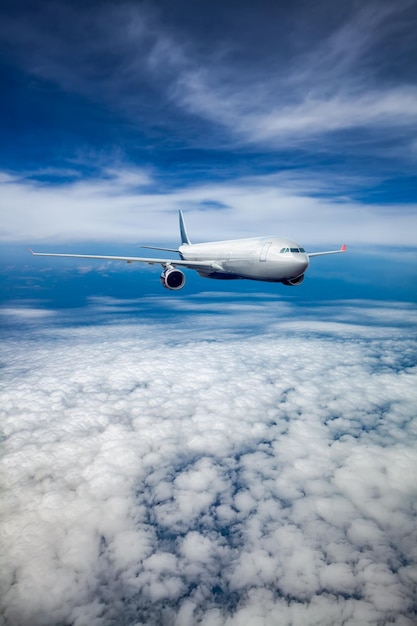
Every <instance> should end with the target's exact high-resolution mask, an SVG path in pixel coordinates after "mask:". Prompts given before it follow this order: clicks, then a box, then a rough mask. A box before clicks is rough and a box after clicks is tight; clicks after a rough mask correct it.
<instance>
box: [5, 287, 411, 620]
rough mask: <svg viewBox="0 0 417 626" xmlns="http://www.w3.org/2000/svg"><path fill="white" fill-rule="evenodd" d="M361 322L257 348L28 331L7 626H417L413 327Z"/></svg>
mask: <svg viewBox="0 0 417 626" xmlns="http://www.w3.org/2000/svg"><path fill="white" fill-rule="evenodd" d="M201 300H202V306H203V307H204V297H203V298H201ZM107 304H108V305H111V306H113V305H114V306H121V304H120V302H119V303H118V302H117V301H115V302H114V303H113V304H112V302H111V299H110V300H109V302H108V303H107ZM130 304H131V303H130ZM129 306H130V305H129ZM275 309H276V305H274V311H275ZM383 309H384V307H383V305H382V304H381V305H380V306H379V307H378V311H379V313H378V314H379V315H383V312H384V310H383ZM339 310H341V311H342V312H343V306H339ZM287 312H288V311H287ZM388 313H389V312H388ZM9 314H10V315H15V313H14V312H13V311H9ZM232 314H233V315H232V316H233V320H235V318H238V317H239V311H238V310H236V309H233V312H232ZM242 314H243V317H244V318H245V317H246V316H247V315H249V316H250V311H249V312H248V311H246V310H245V308H244V307H243V309H242ZM92 315H93V316H94V317H95V312H94V310H92ZM349 316H352V308H351V307H348V308H347V310H346V319H348V318H349ZM292 317H294V316H292ZM353 318H355V321H353ZM353 318H352V321H349V322H346V321H342V320H341V321H339V323H336V322H334V321H329V322H326V321H322V322H321V323H320V324H318V323H317V320H316V321H315V323H310V324H309V323H308V321H307V322H303V320H302V319H300V320H299V322H298V325H296V324H295V321H294V320H292V321H291V322H288V323H286V320H285V316H283V317H282V318H281V319H278V320H275V314H270V323H269V324H268V323H266V322H265V327H264V328H265V330H264V331H258V332H257V333H256V334H255V335H254V334H252V333H249V334H248V333H245V334H244V335H241V334H240V333H239V332H236V330H234V331H233V328H235V325H234V323H233V328H232V326H231V324H230V321H229V323H228V324H224V325H223V322H224V321H223V322H222V320H221V315H220V318H216V316H214V317H212V318H210V319H211V322H212V323H211V324H210V323H208V321H210V319H209V320H208V321H207V318H206V321H205V323H204V324H203V325H201V320H200V319H199V317H198V316H195V317H193V319H192V320H191V319H189V320H188V322H187V325H186V326H183V324H181V323H180V322H179V321H175V320H172V319H171V321H170V322H167V323H165V324H164V325H163V326H162V325H159V324H138V323H137V321H136V322H134V323H132V321H133V320H129V318H127V317H125V318H124V319H123V320H121V321H120V323H109V319H107V323H105V324H103V325H102V326H94V325H92V326H81V327H80V326H79V327H78V328H77V327H76V326H68V325H65V327H61V326H60V324H59V322H58V323H57V324H56V325H55V326H54V327H51V326H50V323H51V320H50V319H49V318H45V321H44V325H42V323H41V318H39V317H36V318H33V321H32V322H31V321H30V316H29V317H24V318H21V320H20V322H19V323H20V324H26V333H25V337H26V339H23V340H22V339H21V334H20V333H19V334H18V335H14V333H13V332H12V333H10V335H9V337H8V339H7V340H6V346H5V357H6V362H7V368H6V372H5V375H4V382H5V388H4V391H3V393H2V411H3V424H4V428H3V430H4V435H5V441H4V456H3V467H4V477H5V490H4V495H3V498H2V504H1V506H2V512H3V515H2V522H1V524H2V536H3V537H4V546H5V550H4V553H5V555H4V565H3V568H2V589H3V593H2V600H1V602H2V613H3V617H4V620H5V624H6V625H7V626H9V625H10V626H11V625H13V626H28V625H29V624H31V626H38V625H39V626H40V625H41V624H42V626H48V625H49V624H50V625H52V624H57V623H61V622H63V623H71V624H74V625H81V624H84V623H86V622H87V621H88V623H89V624H91V625H97V626H99V625H103V624H106V625H110V624H124V623H126V624H128V623H138V624H148V625H152V624H155V625H156V624H181V626H188V625H191V624H195V623H201V624H204V625H207V626H209V625H210V626H212V625H213V624H214V625H216V626H221V625H222V626H223V625H226V624H227V625H229V626H230V625H236V626H241V625H243V624H247V623H256V624H264V625H271V626H272V625H273V624H276V620H277V615H279V616H280V620H281V621H280V623H281V622H282V623H293V624H313V623H320V624H326V625H329V626H330V625H331V624H335V623H341V622H343V621H345V622H347V623H352V624H358V623H373V622H375V623H376V622H380V623H388V622H389V623H394V624H401V625H407V626H411V624H412V623H413V619H414V617H415V610H416V606H415V571H416V570H415V568H416V562H417V553H416V548H415V546H416V545H417V541H416V537H415V529H416V524H415V522H416V517H415V509H414V503H415V498H416V495H417V494H416V490H415V481H414V476H415V472H416V470H417V466H416V456H415V428H414V423H415V402H416V392H415V389H416V384H415V380H414V379H415V371H414V368H413V367H412V354H413V353H414V352H415V348H416V346H415V341H414V339H413V338H412V336H410V334H409V332H408V331H407V329H404V330H402V329H401V327H400V326H399V327H396V324H397V321H398V320H397V321H392V325H391V327H390V328H388V327H386V326H384V325H381V326H380V327H379V328H377V327H370V326H366V324H367V321H366V318H364V324H365V326H361V320H362V317H361V309H360V308H357V309H356V314H355V315H353ZM218 320H220V323H218ZM407 320H408V317H406V318H404V320H403V321H404V322H405V323H406V324H408V321H407ZM33 322H36V325H33ZM39 339H41V341H39ZM28 353H30V359H28Z"/></svg>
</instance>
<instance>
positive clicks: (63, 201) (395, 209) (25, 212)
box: [0, 166, 417, 246]
mask: <svg viewBox="0 0 417 626" xmlns="http://www.w3.org/2000/svg"><path fill="white" fill-rule="evenodd" d="M364 184H366V180H365V181H361V180H360V179H359V178H356V179H354V178H350V177H347V178H341V177H339V176H337V175H336V176H334V177H333V176H331V175H330V173H329V174H326V176H325V177H323V174H322V173H320V172H317V173H316V174H315V173H314V172H312V171H310V172H308V173H306V172H304V171H298V172H297V171H291V172H289V173H287V172H283V173H280V174H274V175H268V176H259V177H257V176H253V177H246V178H240V179H236V180H230V181H228V182H224V183H206V182H203V183H195V184H193V185H186V186H183V187H177V188H176V189H166V188H165V186H164V184H163V183H159V182H158V181H157V180H155V178H153V177H152V176H151V175H150V173H149V172H148V171H143V170H141V169H132V168H123V167H120V166H119V167H114V168H107V169H106V170H104V171H103V173H102V174H101V175H98V176H97V177H96V178H90V179H87V178H81V179H80V178H78V177H77V178H76V179H75V180H72V181H70V182H66V183H61V184H54V185H51V184H46V183H44V182H39V181H37V180H36V179H34V177H33V176H31V177H29V178H26V177H24V176H22V175H20V176H18V175H15V176H13V175H11V174H8V175H7V174H5V175H4V176H3V178H2V181H0V185H1V191H2V193H1V201H0V207H1V211H2V215H3V220H4V221H3V240H5V241H24V242H25V243H27V244H28V245H31V244H32V243H34V242H36V241H39V240H43V241H44V242H47V241H54V242H59V241H67V242H70V241H74V240H76V241H85V240H90V241H116V240H117V241H125V242H142V243H147V242H155V243H158V242H163V241H168V240H170V241H174V240H175V241H176V240H177V232H178V229H177V217H176V216H175V213H176V211H177V210H178V209H180V208H182V209H185V210H186V212H187V213H188V216H187V217H188V220H189V225H190V232H191V233H192V234H193V236H194V239H195V240H200V241H202V240H206V241H207V240H208V239H211V240H216V239H222V238H223V239H226V238H230V237H232V238H233V237H239V236H255V235H262V234H267V233H270V234H281V235H287V236H292V237H293V238H295V239H299V240H301V241H303V242H305V243H306V245H307V244H308V245H317V244H318V243H322V244H323V243H328V244H331V245H335V244H336V243H339V241H340V238H341V236H342V235H343V239H346V240H347V241H348V242H350V243H351V244H354V243H359V244H363V243H365V244H389V245H399V246H413V245H414V244H415V237H414V233H415V232H416V228H417V225H416V219H417V217H416V215H417V212H416V211H415V207H414V205H413V204H407V205H400V204H383V205H379V204H376V203H374V204H366V203H361V202H359V201H355V200H354V199H353V198H350V197H349V196H348V195H346V192H347V190H348V189H349V188H350V191H352V189H353V188H357V189H361V188H362V187H363V185H364ZM201 206H204V213H203V215H202V216H201V215H200V208H201ZM218 206H222V207H224V208H223V209H222V210H221V217H220V214H219V209H218ZM213 207H214V208H213Z"/></svg>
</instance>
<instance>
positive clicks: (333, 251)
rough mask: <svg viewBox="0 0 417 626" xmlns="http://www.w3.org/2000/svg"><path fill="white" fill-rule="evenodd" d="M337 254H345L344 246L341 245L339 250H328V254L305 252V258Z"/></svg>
mask: <svg viewBox="0 0 417 626" xmlns="http://www.w3.org/2000/svg"><path fill="white" fill-rule="evenodd" d="M339 252H346V244H343V246H342V247H341V248H340V250H329V252H307V256H309V257H310V258H311V257H313V256H323V255H324V254H339Z"/></svg>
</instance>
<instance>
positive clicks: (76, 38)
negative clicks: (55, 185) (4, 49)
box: [2, 1, 417, 152]
mask: <svg viewBox="0 0 417 626" xmlns="http://www.w3.org/2000/svg"><path fill="white" fill-rule="evenodd" d="M247 10H248V7H246V8H245V7H244V6H243V7H242V12H243V14H245V11H247ZM328 10H329V11H330V7H329V8H328ZM288 12H289V14H290V16H291V19H292V22H291V23H292V31H291V32H290V34H288V33H285V32H281V30H280V29H279V27H278V26H277V30H276V33H275V38H276V37H281V38H282V39H283V41H284V42H285V44H284V45H277V41H276V39H274V38H273V37H272V36H271V33H270V32H269V31H268V29H267V28H264V31H265V35H264V36H265V38H266V41H267V45H263V46H259V48H260V50H261V52H258V51H257V50H256V49H253V48H250V45H252V46H253V45H254V43H256V42H253V40H252V39H251V38H249V39H248V42H247V43H246V38H245V33H244V32H243V31H242V32H239V31H234V32H233V35H232V36H231V38H230V39H229V38H228V33H227V30H222V29H220V30H219V31H218V32H213V33H211V37H212V40H211V45H210V46H209V45H208V43H209V42H208V40H207V39H206V38H205V36H204V33H200V31H199V30H197V31H196V32H195V33H194V32H193V31H192V30H191V29H188V30H187V29H184V28H183V29H181V28H178V27H175V25H174V24H173V23H170V21H169V20H164V19H163V17H164V16H163V12H161V11H158V10H151V9H150V7H149V6H146V5H143V4H141V5H140V6H139V5H137V4H132V3H124V4H122V5H118V6H116V5H113V6H112V5H106V6H105V7H100V8H98V7H93V8H92V7H90V8H88V9H86V10H85V11H84V12H83V14H82V15H81V16H80V15H79V12H78V11H75V9H71V8H70V6H69V5H57V6H54V7H52V5H50V6H49V7H47V8H44V9H43V10H42V11H41V12H40V14H39V15H37V16H32V18H33V19H26V20H24V21H23V23H22V20H20V21H19V24H17V23H16V22H14V21H12V22H11V23H10V20H9V21H7V22H6V23H5V25H4V26H3V33H2V36H3V39H6V40H7V39H10V37H11V36H13V38H14V46H13V45H12V48H13V49H14V50H15V51H17V54H18V55H20V58H21V59H22V62H23V63H24V64H25V66H26V67H27V68H28V69H29V70H30V71H31V72H33V73H34V74H36V75H37V76H39V77H42V78H46V79H48V80H53V81H56V82H57V83H59V84H60V85H62V86H63V87H64V88H65V89H71V90H75V91H78V92H81V93H83V94H85V95H88V97H90V98H92V97H94V98H99V99H104V100H105V101H107V102H108V103H109V102H111V103H112V106H113V107H115V108H116V109H119V110H122V111H125V112H127V113H128V114H129V116H130V117H131V118H133V119H136V120H141V124H145V125H146V116H149V121H150V124H152V123H153V122H154V121H155V116H154V113H155V111H158V114H159V113H162V110H163V109H164V110H165V113H164V115H163V118H161V117H159V122H158V123H162V124H163V125H167V126H170V125H171V124H172V123H173V124H176V123H178V120H177V118H176V116H175V114H173V110H172V109H173V108H174V107H177V113H180V112H182V113H184V112H185V113H187V115H188V114H190V113H191V114H192V115H193V116H194V117H195V118H200V119H201V120H203V121H205V122H210V123H211V124H212V125H213V126H214V127H216V126H217V127H220V128H221V131H222V132H223V141H224V140H226V142H227V144H228V145H229V146H230V142H232V143H235V144H236V142H237V143H241V144H258V145H264V146H266V147H268V146H269V147H278V148H281V149H282V148H283V146H284V147H285V148H290V147H293V146H295V145H296V146H301V145H303V144H304V143H306V142H307V144H308V143H309V142H310V141H311V140H312V139H316V140H317V139H320V140H321V141H328V140H330V143H329V147H330V146H332V142H333V141H334V140H333V139H332V137H331V135H332V134H334V133H335V132H339V131H340V132H343V131H346V130H354V129H362V130H363V129H371V130H372V129H375V128H377V129H378V132H379V133H383V135H384V136H387V137H388V136H390V137H392V136H394V137H396V139H397V140H399V141H401V143H402V145H406V144H407V143H409V142H410V135H409V132H408V131H409V129H410V128H412V127H414V126H415V124H416V116H417V114H416V110H417V107H416V103H417V92H416V87H415V81H414V80H412V78H411V77H412V73H410V72H409V71H408V70H407V68H406V66H407V65H408V63H409V58H408V55H409V54H410V51H411V50H412V48H413V41H412V39H411V38H410V37H408V36H407V33H409V32H410V30H412V27H411V24H412V23H413V21H414V20H415V12H414V11H413V3H410V2H404V1H401V2H397V3H395V4H393V3H388V2H383V3H376V2H371V3H367V4H366V5H364V6H361V5H356V6H354V5H352V6H351V7H349V8H346V9H345V10H340V11H337V10H336V9H335V8H334V7H333V8H332V9H331V11H330V13H331V18H330V19H328V20H325V19H324V18H323V16H322V15H321V13H320V12H319V10H318V9H317V12H316V9H315V8H314V7H307V6H306V7H305V11H303V12H302V13H301V12H300V13H299V14H297V11H296V10H294V12H291V11H290V10H289V9H288V10H287V11H286V12H285V15H286V16H287V13H288ZM287 17H288V16H287ZM268 19H272V20H273V19H275V20H277V24H278V23H279V16H278V15H276V14H275V12H273V13H272V15H271V16H270V17H268V14H267V13H265V12H264V11H263V9H262V8H261V9H260V11H259V14H257V16H256V20H258V21H259V22H260V23H261V24H262V20H264V21H265V24H266V21H267V20H268ZM57 24H58V25H60V26H58V28H57ZM64 24H65V28H64V27H63V25H64ZM67 24H70V28H67V27H66V26H67ZM261 30H262V29H261ZM206 37H208V35H206ZM303 37H304V39H303ZM258 43H260V42H258ZM262 43H264V42H262ZM391 45H393V47H394V51H392V50H391V49H390V51H389V52H387V48H389V47H390V46H391ZM168 103H170V107H171V110H169V108H167V106H168ZM162 119H163V121H162ZM181 124H182V127H183V129H184V130H185V128H186V127H187V125H188V124H191V125H192V124H193V122H192V120H191V119H188V120H187V121H186V120H185V118H182V122H181ZM224 131H226V133H227V135H226V136H224ZM329 133H330V137H327V135H329ZM212 134H213V133H211V135H212ZM185 136H186V133H185V135H184V138H185ZM216 137H217V140H218V141H220V133H219V134H217V135H216ZM189 139H191V136H189ZM206 143H208V144H209V145H212V141H211V139H210V137H207V133H206ZM220 143H221V142H220ZM218 145H220V144H218ZM332 150H333V151H334V152H337V151H338V145H337V142H336V144H334V145H333V146H332Z"/></svg>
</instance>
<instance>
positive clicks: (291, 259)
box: [29, 211, 346, 290]
mask: <svg viewBox="0 0 417 626" xmlns="http://www.w3.org/2000/svg"><path fill="white" fill-rule="evenodd" d="M179 221H180V235H181V245H180V247H179V248H177V249H172V248H162V247H159V246H157V247H156V246H143V247H144V248H151V249H153V250H164V251H165V252H173V253H175V254H179V257H180V258H179V259H178V258H173V257H171V258H155V257H131V256H108V255H103V254H68V253H63V252H33V250H30V249H29V250H30V252H31V253H32V254H33V255H34V256H48V257H51V256H53V257H72V258H77V259H103V260H106V261H125V262H126V263H147V264H148V265H161V267H162V273H161V276H160V280H161V283H162V285H163V286H164V287H165V288H166V289H171V290H178V289H182V288H183V287H184V285H185V274H184V272H183V269H191V270H194V271H196V272H198V274H200V276H203V277H205V278H217V279H228V280H231V279H236V278H246V279H249V280H261V281H266V282H271V283H283V284H284V285H292V286H296V285H301V283H302V282H303V280H304V273H305V271H306V270H307V268H308V266H309V264H310V258H311V257H315V256H322V255H325V254H326V255H327V254H338V253H339V252H345V251H346V246H345V245H343V246H342V247H341V248H340V249H339V250H329V251H326V252H309V253H306V252H305V250H304V248H301V247H300V245H299V244H298V243H297V242H296V241H292V240H291V239H286V238H284V237H270V236H268V237H252V238H250V239H230V240H226V241H212V242H209V243H191V241H190V238H189V237H188V234H187V230H186V227H185V222H184V216H183V214H182V211H179Z"/></svg>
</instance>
